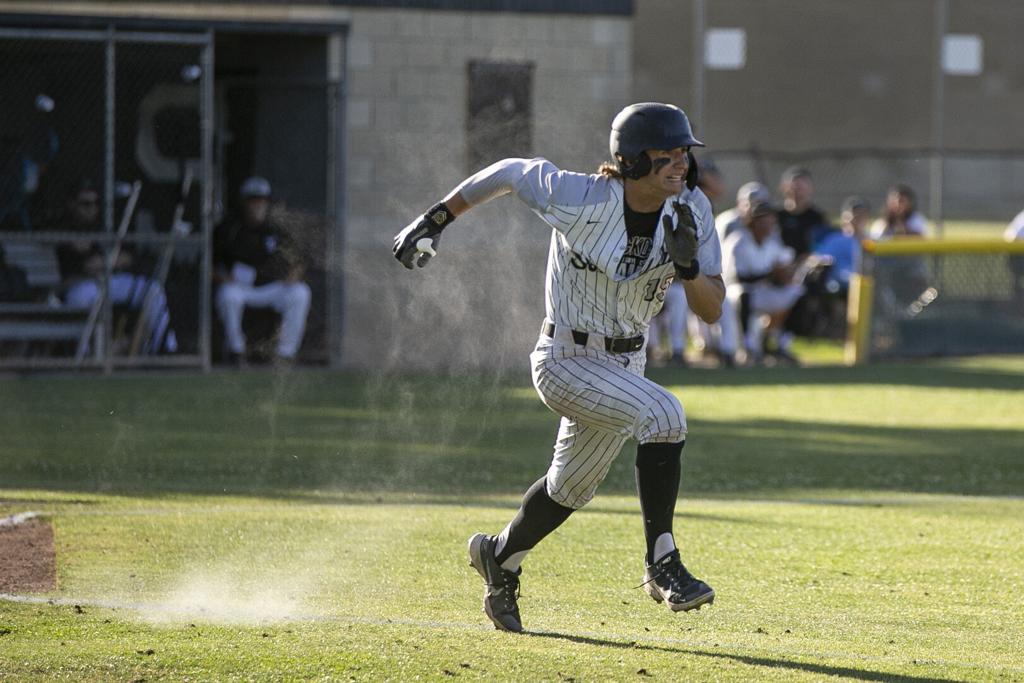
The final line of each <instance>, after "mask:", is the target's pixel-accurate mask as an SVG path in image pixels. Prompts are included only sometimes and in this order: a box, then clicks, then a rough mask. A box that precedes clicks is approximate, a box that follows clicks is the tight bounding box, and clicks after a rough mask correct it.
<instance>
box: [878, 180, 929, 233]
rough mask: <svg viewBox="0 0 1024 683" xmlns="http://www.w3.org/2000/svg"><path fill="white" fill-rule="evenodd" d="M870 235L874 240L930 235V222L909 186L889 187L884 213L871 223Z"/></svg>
mask: <svg viewBox="0 0 1024 683" xmlns="http://www.w3.org/2000/svg"><path fill="white" fill-rule="evenodd" d="M870 235H871V239H873V240H886V239H891V238H893V237H927V236H928V222H927V221H926V220H925V218H924V216H922V215H921V213H920V212H919V211H918V210H917V197H916V195H915V194H914V191H913V190H912V189H910V187H909V186H907V185H903V184H898V185H893V186H892V187H891V188H889V192H888V194H886V196H885V206H884V207H883V208H882V215H881V216H879V218H878V219H877V220H875V222H874V223H872V224H871V231H870Z"/></svg>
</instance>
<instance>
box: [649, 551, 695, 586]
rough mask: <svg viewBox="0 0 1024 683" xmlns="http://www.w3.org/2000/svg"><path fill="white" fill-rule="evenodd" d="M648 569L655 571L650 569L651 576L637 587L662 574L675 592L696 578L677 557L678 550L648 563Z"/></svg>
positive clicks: (658, 577) (654, 579)
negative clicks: (650, 563) (652, 562)
mask: <svg viewBox="0 0 1024 683" xmlns="http://www.w3.org/2000/svg"><path fill="white" fill-rule="evenodd" d="M648 569H653V570H656V571H652V572H651V576H650V577H649V578H648V579H647V580H646V581H644V582H643V583H641V584H640V585H639V586H637V588H643V587H644V586H646V585H647V584H649V583H650V582H651V581H656V580H657V579H660V578H661V577H663V576H664V577H666V578H668V580H669V584H670V587H671V589H672V590H673V591H674V592H676V593H681V592H682V591H683V590H684V589H685V588H686V586H688V585H689V584H691V583H693V582H694V581H696V580H697V579H696V577H694V575H693V574H691V573H690V572H689V570H687V568H686V566H685V565H684V564H683V561H682V560H681V559H680V558H679V551H678V550H673V551H672V552H671V553H669V554H668V555H666V556H665V557H663V558H662V559H660V560H658V561H657V562H655V563H654V564H652V565H650V566H649V567H648Z"/></svg>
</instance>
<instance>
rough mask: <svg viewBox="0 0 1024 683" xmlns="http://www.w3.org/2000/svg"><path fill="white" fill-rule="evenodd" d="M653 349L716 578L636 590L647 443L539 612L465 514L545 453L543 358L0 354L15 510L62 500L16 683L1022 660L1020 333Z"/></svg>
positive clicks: (550, 581)
mask: <svg viewBox="0 0 1024 683" xmlns="http://www.w3.org/2000/svg"><path fill="white" fill-rule="evenodd" d="M651 375H652V377H653V378H654V379H656V380H657V381H659V382H661V383H663V384H665V385H667V386H670V387H672V389H673V390H674V391H676V392H677V393H678V395H679V396H680V397H681V398H682V400H683V403H684V405H685V406H686V409H687V413H688V416H689V421H690V439H689V443H688V445H687V448H686V451H685V453H684V475H683V485H682V494H681V497H680V501H681V502H680V506H679V509H678V511H677V522H676V529H677V537H678V539H679V541H680V544H681V546H682V547H683V550H684V559H685V560H686V561H687V564H688V566H690V568H691V569H693V570H694V572H695V573H696V574H697V575H698V576H701V577H702V578H704V579H706V580H707V581H708V582H709V583H711V584H712V585H713V586H714V587H715V589H716V591H717V593H718V598H717V600H716V602H715V604H714V605H713V606H712V607H711V608H707V607H705V608H704V609H703V610H701V611H700V612H696V613H688V614H672V613H670V612H669V611H668V610H666V609H665V608H664V607H661V606H658V605H656V604H655V603H654V602H653V601H651V600H650V599H649V598H648V597H647V596H646V594H644V593H643V592H642V591H641V590H639V589H637V588H635V586H636V585H637V584H638V583H639V580H640V576H641V574H642V570H643V568H642V563H641V560H642V555H643V543H642V530H641V524H640V518H639V506H638V504H637V502H636V496H635V493H634V484H633V480H632V454H631V452H630V451H629V450H628V449H627V451H625V452H624V453H623V455H622V457H620V459H619V460H618V461H617V462H616V464H615V465H614V466H613V468H612V471H611V473H610V475H609V477H608V479H607V480H606V482H605V484H604V486H603V487H602V489H601V490H600V491H599V493H598V496H597V498H596V499H595V500H594V502H593V503H592V504H591V505H590V506H588V507H587V508H585V509H584V510H583V511H581V512H579V513H577V514H576V515H574V516H573V517H572V518H571V519H570V520H569V521H568V522H567V523H566V524H565V526H563V527H562V529H560V530H559V531H558V532H556V534H555V535H554V536H552V537H551V538H549V539H547V540H546V541H545V542H544V543H543V544H542V545H541V546H540V547H538V548H537V549H536V550H535V551H534V552H533V553H532V554H531V556H530V558H529V559H528V560H527V562H526V564H525V565H524V574H523V589H522V590H523V595H522V598H521V600H520V605H521V608H522V612H523V619H524V623H525V626H526V628H527V630H528V631H529V632H530V633H528V634H524V635H511V634H505V633H499V632H496V631H494V630H493V628H492V627H491V625H490V623H489V622H488V621H487V619H486V617H485V616H484V615H483V614H482V613H481V611H480V594H481V590H482V587H481V585H480V580H479V578H478V577H477V576H476V574H475V572H474V571H473V570H472V569H471V568H470V567H469V566H468V565H467V562H466V558H465V541H466V539H467V538H468V537H469V535H470V534H471V533H473V532H475V531H478V530H483V531H491V532H496V531H498V530H499V529H500V528H501V526H502V525H504V523H505V522H506V521H507V519H508V518H509V517H510V516H511V514H512V513H513V512H514V510H515V507H516V505H517V503H518V498H519V496H520V495H521V492H522V491H523V490H524V489H525V488H526V487H527V486H528V485H529V484H530V483H531V482H532V481H534V480H535V479H536V478H537V477H538V476H539V475H540V473H541V472H543V471H544V469H545V467H546V465H547V461H548V458H549V452H550V451H549V449H550V446H551V443H552V441H553V438H554V431H555V426H556V418H555V416H554V415H553V414H551V413H550V412H548V411H547V409H546V408H544V407H543V406H542V405H541V404H540V402H539V401H538V400H537V398H536V397H535V395H534V394H533V390H532V388H531V387H530V384H529V379H528V377H527V376H526V375H525V374H516V373H512V374H509V375H506V376H443V377H442V376H427V375H420V376H412V377H409V376H396V375H389V376H368V375H367V376H358V375H352V374H335V373H327V372H316V371H297V372H294V373H292V374H291V375H287V376H275V375H272V374H269V373H260V372H252V373H245V374H234V373H216V374H212V375H208V376H201V375H191V374H148V375H147V374H139V375H134V376H129V375H125V376H115V377H112V378H100V377H94V376H84V377H70V376H69V377H58V376H43V377H33V378H30V379H17V378H5V379H3V380H2V384H0V387H2V388H0V431H2V434H3V437H2V439H3V441H2V443H3V447H2V454H0V465H2V468H0V517H2V516H5V515H8V514H12V513H15V512H20V511H25V510H35V511H40V512H43V513H45V514H46V515H47V516H48V518H49V520H50V521H52V523H53V525H54V528H55V532H56V546H57V567H58V577H59V586H58V590H57V591H56V592H55V593H53V594H47V595H42V596H19V598H18V599H19V600H21V601H12V600H11V599H10V598H7V599H4V600H0V680H12V681H20V680H38V681H52V680H74V681H111V680H112V681H139V680H145V681H159V680H168V681H172V680H173V681H180V680H194V681H205V680H268V681H270V680H305V679H309V680H342V681H344V680H358V681H374V680H396V681H398V680H402V681H404V680H414V679H420V680H448V679H451V678H462V679H477V680H523V681H526V680H544V681H591V680H646V679H655V680H677V681H682V680H700V681H703V680H743V681H749V680H786V681H789V680H808V681H810V680H840V679H845V680H854V681H908V682H909V681H925V680H950V681H952V680H958V681H959V680H972V681H973V680H996V681H1024V655H1022V654H1021V653H1022V652H1024V552H1022V550H1021V548H1022V541H1024V498H1022V494H1024V417H1022V407H1024V358H985V359H972V360H959V361H953V360H949V361H929V362H922V363H908V364H903V365H876V366H868V367H860V368H840V367H832V366H821V367H811V368H803V369H781V368H775V369H749V370H742V371H734V372H726V371H716V370H698V369H691V370H682V371H678V370H676V371H671V370H660V371H653V372H652V373H651ZM76 605H77V607H76Z"/></svg>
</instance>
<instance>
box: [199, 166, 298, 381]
mask: <svg viewBox="0 0 1024 683" xmlns="http://www.w3.org/2000/svg"><path fill="white" fill-rule="evenodd" d="M239 194H240V199H241V213H240V215H239V216H238V217H235V218H229V219H228V220H226V221H225V222H223V223H221V224H220V225H218V226H217V228H216V230H215V231H214V235H213V260H214V281H215V283H216V284H217V285H218V287H217V294H216V297H217V312H218V313H219V315H220V320H221V323H222V324H223V325H224V333H225V336H226V337H227V344H228V353H229V358H228V360H229V362H231V363H233V364H235V365H239V366H243V365H245V364H246V339H245V333H244V332H243V331H242V314H243V313H244V312H245V309H246V308H247V307H252V308H271V309H273V310H275V311H277V312H278V313H279V314H280V315H281V333H280V337H279V339H278V344H277V359H278V360H279V361H281V362H284V363H289V362H291V361H293V360H294V358H295V355H296V353H298V350H299V346H300V345H301V344H302V337H303V334H304V333H305V329H306V316H307V314H308V313H309V304H310V296H311V295H310V289H309V285H307V284H306V283H305V282H303V281H302V277H303V275H304V274H305V266H304V264H303V261H302V259H301V257H300V255H299V253H298V249H297V245H296V244H295V241H294V240H293V239H292V238H291V236H290V235H289V234H288V233H287V232H285V231H283V230H281V229H280V228H279V227H278V226H276V225H274V224H273V223H272V222H270V221H269V220H268V216H269V211H270V197H271V192H270V183H269V182H268V181H267V180H266V179H265V178H260V177H256V176H254V177H252V178H249V179H247V180H246V181H245V182H244V183H243V184H242V188H241V191H240V193H239Z"/></svg>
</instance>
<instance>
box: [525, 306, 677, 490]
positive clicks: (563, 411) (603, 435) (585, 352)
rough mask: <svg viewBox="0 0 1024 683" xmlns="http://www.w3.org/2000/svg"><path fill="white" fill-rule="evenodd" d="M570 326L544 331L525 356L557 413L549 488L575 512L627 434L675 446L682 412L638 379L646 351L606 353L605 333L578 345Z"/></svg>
mask: <svg viewBox="0 0 1024 683" xmlns="http://www.w3.org/2000/svg"><path fill="white" fill-rule="evenodd" d="M571 334H572V333H571V330H570V329H569V328H566V327H563V326H556V331H555V337H554V338H553V339H552V338H549V337H547V336H544V335H541V338H540V340H539V341H538V343H537V347H536V348H535V350H534V351H533V353H532V354H530V361H531V364H532V368H533V384H534V387H535V388H536V389H537V393H538V394H540V397H541V400H542V401H544V404H545V405H546V406H547V407H548V408H550V409H551V410H553V411H554V412H556V413H558V414H559V415H561V416H562V421H561V424H560V426H559V430H558V439H557V441H556V442H555V449H554V456H553V458H552V461H551V466H550V468H549V469H548V473H547V492H548V495H549V496H550V497H551V499H552V500H554V501H555V502H556V503H558V504H560V505H564V506H566V507H570V508H574V509H578V508H581V507H583V506H584V505H586V504H587V503H588V502H590V500H591V498H593V497H594V493H595V492H596V491H597V487H598V486H599V485H600V484H601V482H602V481H604V478H605V476H606V475H607V474H608V469H609V468H610V467H611V464H612V461H613V460H615V458H616V456H618V454H619V452H620V451H621V450H622V445H623V444H624V443H625V442H626V439H629V438H633V439H636V440H637V441H638V442H639V443H656V442H661V443H678V442H680V441H683V440H684V439H685V438H686V415H685V413H684V412H683V407H682V405H681V404H680V403H679V399H677V398H676V397H675V396H674V395H673V394H672V393H670V392H669V391H668V390H667V389H665V388H663V387H661V386H659V385H657V384H655V383H654V382H652V381H651V380H649V379H647V378H645V377H643V372H644V365H645V363H646V350H645V349H643V348H641V349H640V350H638V351H634V352H632V353H621V354H615V353H609V352H608V351H605V350H604V348H603V347H602V345H603V337H601V336H599V335H590V337H589V338H588V340H587V345H586V346H580V345H578V344H575V343H574V342H573V340H572V336H571Z"/></svg>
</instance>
